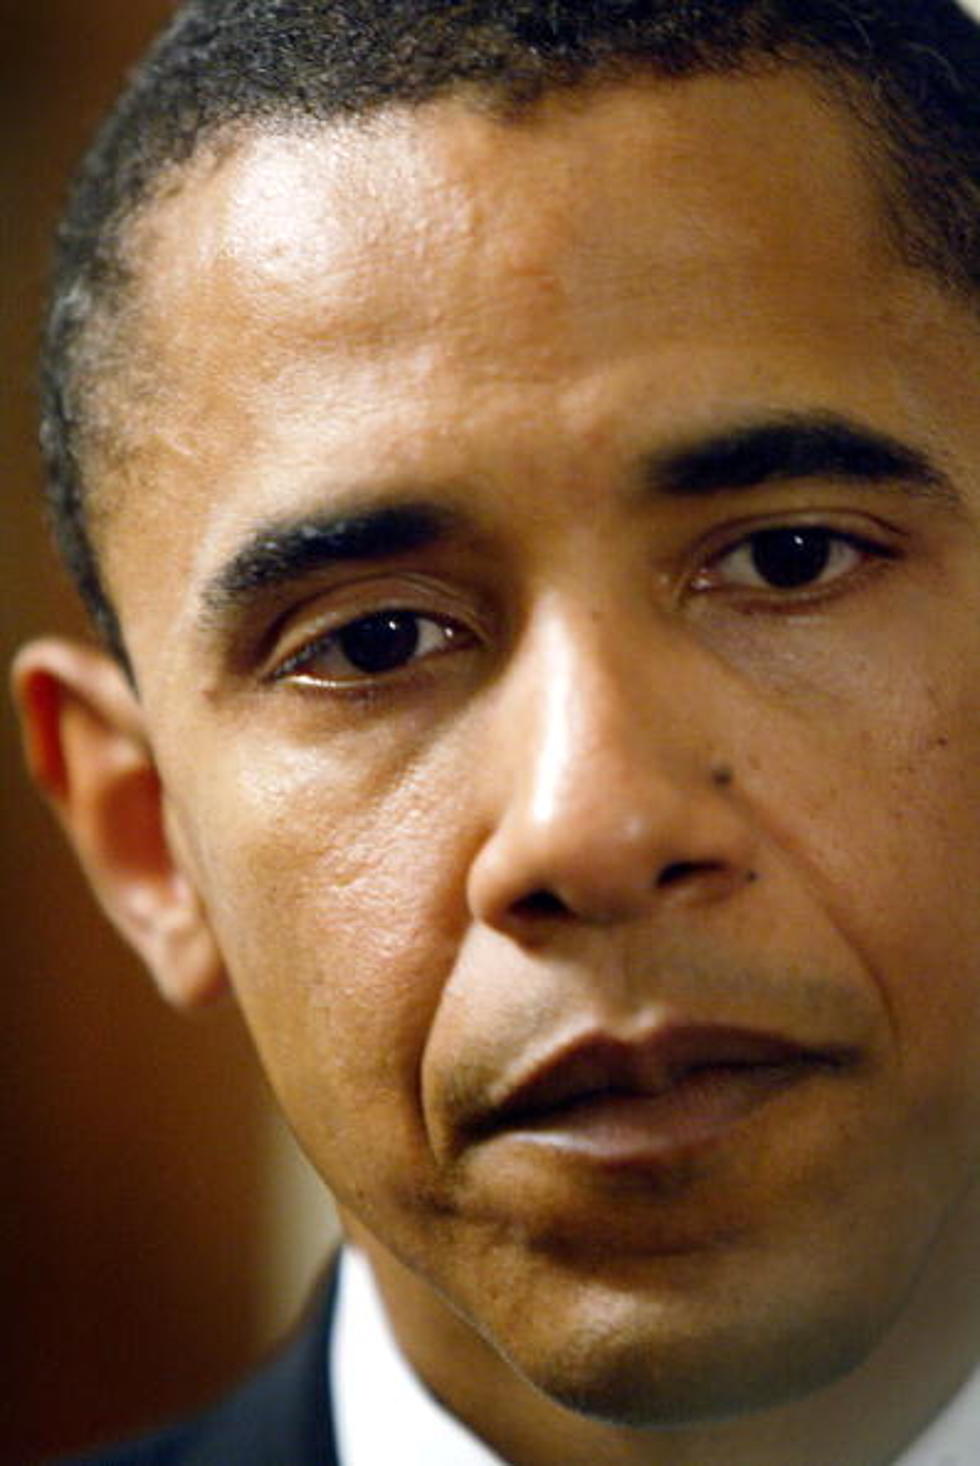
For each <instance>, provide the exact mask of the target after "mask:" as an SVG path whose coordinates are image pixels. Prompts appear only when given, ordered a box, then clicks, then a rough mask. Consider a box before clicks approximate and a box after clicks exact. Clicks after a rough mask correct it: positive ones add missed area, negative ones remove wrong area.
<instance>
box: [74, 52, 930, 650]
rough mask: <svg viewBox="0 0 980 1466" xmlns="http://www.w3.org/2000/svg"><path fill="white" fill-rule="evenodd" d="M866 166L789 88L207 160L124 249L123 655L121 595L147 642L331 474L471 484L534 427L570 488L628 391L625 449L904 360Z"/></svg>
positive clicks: (437, 114)
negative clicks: (719, 411) (132, 376)
mask: <svg viewBox="0 0 980 1466" xmlns="http://www.w3.org/2000/svg"><path fill="white" fill-rule="evenodd" d="M862 141H863V134H861V133H860V130H859V128H858V125H857V124H856V123H855V122H853V121H852V120H851V118H850V117H849V115H848V114H847V113H846V112H844V111H843V110H842V109H838V108H835V107H833V106H831V105H829V104H828V103H826V102H825V101H824V100H823V99H822V98H821V95H820V94H819V93H818V91H817V90H816V88H815V87H814V86H813V85H812V84H810V83H809V82H808V81H807V79H806V78H805V77H803V76H802V75H799V74H795V73H790V72H783V73H780V74H778V75H772V76H767V77H752V78H738V79H733V78H705V79H699V80H694V81H685V82H682V83H678V84H667V83H648V84H643V85H639V84H637V85H631V86H617V87H612V88H605V89H600V90H597V91H592V92H588V91H581V92H569V93H562V94H555V95H552V96H550V97H548V98H546V99H545V100H544V101H543V102H542V103H541V104H540V105H539V106H537V107H536V108H534V109H533V110H531V111H530V112H528V113H526V114H524V115H523V116H520V117H518V118H515V119H502V118H500V117H498V116H494V115H492V114H490V113H488V112H486V111H481V110H479V109H478V108H476V107H475V106H472V105H467V104H466V103H465V102H464V101H462V100H458V99H457V100H452V99H451V100H447V101H440V102H437V103H432V104H428V105H426V106H423V107H420V108H417V109H414V110H403V109H397V110H395V109H393V110H391V111H389V112H386V113H381V114H378V115H377V116H376V117H373V118H371V119H368V120H366V121H365V120H358V121H356V122H344V123H338V124H335V125H331V126H323V127H318V128H312V127H308V128H305V129H302V130H301V129H293V130H280V131H274V132H269V133H254V134H250V135H247V136H245V137H244V138H242V139H241V140H239V141H238V142H236V143H234V144H233V145H230V146H225V147H223V148H221V149H213V150H209V151H206V152H203V153H202V154H201V155H200V156H199V157H198V158H196V159H195V160H194V162H193V163H192V164H191V165H190V166H189V168H188V169H187V170H186V171H185V174H184V175H183V176H182V177H181V178H180V179H179V184H178V186H177V187H175V188H172V189H171V190H170V191H169V192H168V193H167V195H166V197H164V198H162V199H161V200H160V201H158V202H157V203H156V204H155V205H153V206H152V207H151V208H150V210H149V211H148V212H147V213H146V215H145V216H144V217H143V218H142V219H141V220H140V221H139V223H138V225H137V227H136V228H135V229H134V231H133V234H132V237H131V239H130V242H129V245H130V250H131V254H132V258H133V260H134V262H135V265H136V270H137V275H138V280H139V291H138V300H139V311H138V319H139V329H138V335H139V340H140V347H141V354H142V358H143V360H144V362H145V363H146V364H147V380H148V381H149V383H150V389H149V390H147V391H145V392H142V393H140V394H139V398H140V400H139V401H138V400H136V394H134V393H132V392H130V394H129V399H128V400H127V402H126V404H125V413H124V414H120V418H121V419H122V418H123V417H124V418H125V434H126V436H127V438H128V442H127V445H126V452H125V454H123V455H121V461H122V464H123V466H122V468H121V469H119V468H117V469H116V472H115V474H114V487H115V490H116V492H115V493H110V495H109V496H108V498H107V502H109V503H111V505H112V508H111V512H110V513H109V514H108V515H107V518H106V521H105V525H106V527H105V530H104V541H105V543H104V546H103V549H104V556H105V560H106V565H107V569H108V577H107V578H108V583H109V587H110V590H111V591H112V593H113V594H114V595H115V597H116V599H117V602H118V603H119V604H120V608H121V611H122V615H123V622H124V625H125V626H126V627H127V636H128V637H129V636H130V635H131V626H130V623H131V622H132V619H133V618H132V615H131V611H132V608H133V607H134V605H135V603H136V601H137V600H138V602H139V610H140V613H141V615H142V613H143V612H146V613H147V614H146V616H145V617H144V620H147V618H149V620H150V621H151V620H152V619H153V618H154V617H156V618H157V628H156V631H155V632H153V633H152V634H151V642H152V640H154V639H155V637H156V634H157V632H158V631H159V629H160V626H161V625H169V624H172V617H173V615H174V607H173V605H172V600H173V595H174V591H173V587H174V585H176V584H180V585H182V586H183V585H186V586H191V587H192V586H193V584H194V583H195V580H199V579H200V577H201V576H202V575H203V574H204V573H205V572H206V568H207V567H206V565H205V562H206V561H207V560H208V559H210V560H212V561H213V560H215V559H216V558H217V557H219V556H220V555H221V554H222V553H225V552H226V550H227V548H228V547H229V546H230V544H231V542H232V540H233V539H234V536H235V535H236V534H237V533H238V532H239V531H240V530H241V528H242V525H243V524H244V523H245V522H246V521H247V520H248V518H249V517H252V518H254V519H261V518H262V517H263V516H265V517H269V516H270V515H273V514H275V513H279V512H282V511H283V510H291V509H292V508H294V507H296V508H304V507H305V508H307V509H308V508H310V507H312V506H311V504H309V503H308V504H306V505H302V506H301V505H298V504H296V505H294V504H293V503H292V502H285V503H284V502H283V499H284V497H285V499H286V500H287V501H290V498H291V496H292V498H293V499H295V498H296V496H298V495H300V494H301V493H302V492H307V493H308V496H311V495H315V494H319V493H321V492H322V491H323V484H324V483H325V482H327V481H328V480H329V479H330V472H328V470H330V471H335V475H336V478H337V479H338V480H343V481H344V482H347V483H355V482H361V481H369V482H374V483H377V482H380V481H381V480H382V479H385V478H389V479H393V478H396V477H401V478H403V479H408V478H411V477H413V476H424V477H425V478H427V479H430V478H432V477H433V476H441V477H442V478H443V479H446V480H448V479H450V478H452V477H453V476H456V477H462V478H470V479H472V475H473V474H474V473H476V474H479V473H480V472H481V471H482V470H483V469H484V468H488V471H489V456H493V455H494V454H497V453H498V450H499V448H500V445H501V444H502V443H503V442H506V443H507V444H508V445H509V446H510V447H511V448H513V449H514V451H515V453H518V454H519V452H520V451H523V449H524V448H525V447H526V449H527V452H528V453H531V452H538V451H539V450H541V449H542V441H541V433H542V431H543V424H545V423H549V424H551V425H553V428H554V431H553V432H551V435H550V437H549V440H548V445H547V448H546V449H544V451H545V452H547V453H549V454H551V455H552V456H553V457H554V458H555V459H557V457H559V456H560V454H561V453H562V452H565V453H567V456H568V461H569V463H570V464H571V463H574V462H575V461H577V460H578V459H579V457H580V455H581V452H582V448H583V444H584V442H585V441H586V439H588V438H589V437H590V435H591V437H592V439H594V440H598V438H600V437H601V436H602V434H603V432H604V431H605V430H606V428H607V427H608V421H609V411H608V410H607V409H608V408H609V405H610V403H612V402H613V399H615V400H616V411H617V412H619V411H620V408H621V407H622V406H623V404H624V403H625V402H626V398H627V397H628V395H629V393H628V392H625V389H623V390H620V387H621V384H622V383H623V382H625V381H626V380H627V379H629V381H630V382H631V383H632V385H631V386H630V388H629V392H632V393H633V397H634V399H635V398H636V397H637V395H638V394H642V395H643V396H644V398H645V408H644V415H645V421H644V425H643V431H644V432H648V433H654V434H655V433H656V432H657V431H660V430H661V429H665V428H666V426H667V425H669V424H670V423H673V422H680V423H681V425H682V426H684V427H696V426H698V423H697V421H696V419H697V418H698V416H699V415H700V416H704V415H706V414H709V415H710V414H711V413H712V412H713V411H715V410H716V408H717V406H718V404H717V402H716V400H715V398H716V397H717V395H718V393H719V392H722V394H723V395H727V396H729V397H731V396H732V395H733V394H734V395H735V396H738V395H739V394H741V395H744V396H746V397H747V398H751V396H752V394H753V392H756V393H757V392H758V387H759V373H760V370H761V369H762V367H763V361H762V358H763V357H764V356H766V355H768V357H769V358H770V361H769V363H768V366H769V368H770V369H771V368H773V361H772V358H773V355H774V352H775V355H776V356H778V357H779V361H778V363H777V364H776V366H775V371H776V375H777V376H778V375H779V374H780V373H782V374H783V375H790V376H791V375H792V373H793V372H794V371H797V369H798V368H799V364H800V363H801V362H802V363H804V365H803V368H802V370H803V373H804V375H806V374H807V373H809V375H810V377H811V378H812V379H814V380H812V382H811V385H812V386H813V391H814V393H815V394H816V396H817V397H819V396H820V394H821V393H822V392H824V391H825V389H826V390H829V389H830V388H831V386H832V385H833V386H834V390H836V391H838V392H840V390H842V389H841V387H840V382H839V379H840V376H841V373H842V371H843V370H844V368H845V367H846V365H847V363H848V362H850V365H851V370H850V375H851V378H852V379H853V382H854V383H855V384H856V385H855V390H856V391H858V392H860V391H862V390H864V389H863V388H862V387H861V386H860V384H861V383H862V382H863V381H864V380H865V378H866V377H867V372H866V358H867V354H868V351H869V349H870V347H869V343H873V342H874V341H876V340H877V339H878V337H879V336H880V334H881V332H882V330H885V332H886V334H887V332H888V331H892V332H895V331H898V332H899V333H900V334H901V336H902V338H903V340H906V341H911V340H912V339H913V338H914V337H915V336H916V334H917V318H918V317H920V316H922V315H923V313H924V312H932V313H933V314H935V310H936V304H935V297H936V296H937V295H938V291H937V290H936V289H934V288H932V286H931V284H930V283H929V282H923V280H922V279H921V277H920V278H919V280H918V281H916V280H913V279H912V277H911V272H910V271H908V270H906V269H905V268H904V267H903V266H902V265H901V264H900V262H899V261H898V259H897V257H896V255H895V254H894V252H893V251H892V250H891V249H890V248H889V243H888V239H887V238H886V225H885V218H886V215H885V211H884V209H882V208H881V207H880V206H879V200H878V197H877V193H876V186H875V182H874V176H873V174H872V171H871V170H870V168H869V167H868V166H867V164H866V162H865V158H864V155H863V152H862V147H861V142H862ZM942 334H943V333H942V332H937V331H933V333H932V339H933V341H938V340H939V338H940V336H942ZM822 343H824V344H825V343H830V344H831V346H830V347H828V349H826V350H822ZM894 344H896V343H893V345H894ZM898 344H900V343H898ZM947 345H948V343H946V342H945V341H944V342H943V349H944V351H946V352H947V354H949V353H948V350H947ZM831 347H832V349H831ZM641 359H642V360H643V362H644V363H645V365H644V367H643V370H642V372H639V373H638V372H637V371H636V370H634V366H635V363H636V362H638V361H640V360H641ZM716 360H724V363H725V365H724V369H723V370H722V371H718V370H716V369H715V367H714V365H713V363H714V362H715V361H716ZM821 373H822V374H823V377H824V378H825V380H824V381H823V382H821V381H819V380H816V379H817V378H819V377H820V376H821ZM845 374H846V373H845ZM722 379H723V383H722ZM719 383H722V385H721V386H719ZM834 384H836V385H834ZM770 385H772V384H771V383H770ZM617 393H618V396H617ZM786 405H788V406H793V405H794V404H792V403H787V404H786ZM804 405H807V406H810V405H813V404H811V403H807V404H804ZM822 405H828V406H833V405H836V404H834V403H825V404H822ZM892 405H893V407H894V406H895V404H892ZM620 415H622V414H620ZM658 419H659V421H658ZM481 435H482V436H481ZM534 435H537V439H538V440H539V441H536V442H535V443H534V445H533V446H532V445H531V442H530V439H531V438H532V437H533V436H534ZM524 440H527V441H526V443H525V441H524ZM487 455H489V456H487ZM481 456H482V458H483V459H485V461H481ZM515 461H516V460H515ZM147 484H152V488H153V492H152V495H151V494H150V493H148V491H147V487H146V486H147ZM304 484H306V485H308V490H304V489H303V485H304ZM111 487H113V486H112V485H110V488H111ZM164 565H165V567H166V569H165V571H164V570H162V569H161V568H160V567H162V566H164ZM155 570H159V573H160V575H161V576H162V577H163V581H162V583H161V585H160V586H158V587H156V590H157V591H158V592H159V594H158V595H157V605H156V609H155V610H154V609H153V607H151V606H150V601H151V598H152V597H153V595H154V593H155V591H154V572H155ZM168 601H169V602H170V603H171V604H169V607H168V608H166V609H165V603H166V602H168ZM148 624H149V623H148Z"/></svg>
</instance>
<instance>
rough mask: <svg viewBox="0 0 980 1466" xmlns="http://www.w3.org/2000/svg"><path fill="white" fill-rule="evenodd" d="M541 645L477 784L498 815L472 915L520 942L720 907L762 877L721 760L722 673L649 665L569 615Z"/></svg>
mask: <svg viewBox="0 0 980 1466" xmlns="http://www.w3.org/2000/svg"><path fill="white" fill-rule="evenodd" d="M530 640H531V641H532V642H533V645H532V646H530V647H529V648H527V649H526V650H525V651H524V652H523V653H522V655H521V656H520V657H519V658H516V659H515V666H514V667H513V668H512V669H511V671H510V672H509V673H508V674H507V675H505V677H504V678H503V679H502V681H501V684H500V685H499V688H498V694H497V700H496V703H495V705H494V712H493V726H492V729H491V737H490V739H489V740H488V745H489V754H488V758H487V760H486V764H485V767H484V768H483V770H482V771H480V772H481V775H482V777H483V778H484V780H486V782H487V787H488V788H489V790H490V794H489V798H490V805H491V808H492V817H491V828H490V830H489V833H488V835H487V837H486V838H485V840H484V842H483V843H482V845H481V846H480V847H479V849H478V850H477V852H476V855H475V857H474V859H473V862H472V864H471V867H470V871H469V879H468V893H467V894H468V899H469V904H470V910H471V912H472V914H473V916H474V917H475V918H476V919H477V920H479V921H480V922H482V923H485V924H486V925H488V926H491V927H494V928H497V929H499V930H501V931H505V932H509V933H511V934H512V935H517V936H523V935H526V934H528V933H529V931H531V930H535V929H537V930H540V929H541V928H542V926H543V925H544V924H551V923H554V922H555V921H563V922H568V921H573V920H577V921H580V922H586V923H592V924H606V923H614V922H623V921H630V920H633V919H635V918H638V917H641V916H643V915H644V914H646V913H649V912H650V911H651V910H652V909H653V908H654V907H655V906H657V905H663V904H665V903H677V902H681V901H683V902H686V903H692V902H693V903H713V902H718V901H722V900H724V899H726V898H727V897H729V896H731V895H732V894H733V893H735V892H736V891H738V890H740V889H742V888H744V887H745V885H747V884H748V883H749V882H751V881H752V880H754V879H755V869H754V858H755V853H756V852H755V840H754V838H753V836H752V832H751V827H750V823H749V820H748V817H747V815H746V813H745V811H744V810H743V808H742V806H741V802H740V800H739V797H738V791H737V788H736V787H734V786H733V780H734V775H733V773H732V770H731V768H730V767H729V766H728V765H726V764H725V763H723V762H722V758H723V757H724V749H723V747H722V745H721V740H720V737H719V729H722V730H725V729H726V728H727V731H728V733H729V736H731V730H730V727H729V726H728V725H727V724H726V711H725V708H724V707H723V706H721V705H720V700H719V695H718V691H717V686H716V685H715V683H717V680H718V677H719V676H721V677H722V680H723V674H720V673H716V674H715V678H714V682H713V681H712V678H711V676H708V675H706V674H705V659H704V658H703V657H700V658H699V656H698V654H696V653H693V654H692V653H691V651H690V649H688V650H687V651H685V650H683V649H681V650H680V651H678V649H677V648H674V649H673V650H672V651H665V650H664V648H658V647H654V646H653V645H652V644H650V643H649V642H644V643H643V644H641V646H640V648H639V652H637V650H636V644H635V641H634V642H633V643H631V644H630V645H631V647H632V650H629V649H625V648H624V644H623V643H622V642H619V643H616V644H611V643H612V642H613V640H614V639H613V638H612V637H610V636H609V635H607V634H603V633H602V632H600V631H598V630H596V628H595V627H594V626H593V627H591V628H590V629H588V630H583V629H581V628H579V629H578V630H577V629H576V628H575V627H574V626H573V625H570V624H568V622H567V621H563V620H562V619H561V618H559V617H554V618H551V620H550V621H549V622H548V624H547V625H546V626H545V627H544V628H542V629H540V630H539V631H538V632H537V633H536V635H535V636H534V637H533V638H530ZM669 640H670V637H669V636H666V637H662V638H661V641H669ZM730 711H731V709H730V708H729V709H728V712H729V713H730ZM716 725H717V726H716Z"/></svg>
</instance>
